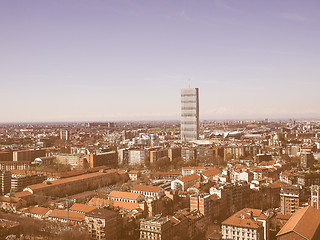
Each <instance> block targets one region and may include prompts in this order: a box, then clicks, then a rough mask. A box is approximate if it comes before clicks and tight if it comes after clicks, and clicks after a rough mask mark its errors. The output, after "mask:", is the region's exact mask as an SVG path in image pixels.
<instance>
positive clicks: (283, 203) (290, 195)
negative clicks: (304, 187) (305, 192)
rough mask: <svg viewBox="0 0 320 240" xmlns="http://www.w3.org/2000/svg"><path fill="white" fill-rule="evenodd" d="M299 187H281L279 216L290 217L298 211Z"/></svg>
mask: <svg viewBox="0 0 320 240" xmlns="http://www.w3.org/2000/svg"><path fill="white" fill-rule="evenodd" d="M300 197H301V187H300V186H299V185H283V186H281V191H280V208H281V214H283V215H292V214H293V213H294V212H295V211H297V210H298V209H299V206H300Z"/></svg>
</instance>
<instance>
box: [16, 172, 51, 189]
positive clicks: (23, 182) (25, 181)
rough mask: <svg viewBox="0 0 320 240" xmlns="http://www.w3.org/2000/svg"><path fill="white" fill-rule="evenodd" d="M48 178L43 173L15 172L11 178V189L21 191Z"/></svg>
mask: <svg viewBox="0 0 320 240" xmlns="http://www.w3.org/2000/svg"><path fill="white" fill-rule="evenodd" d="M46 178H47V177H46V176H44V175H42V174H30V175H24V174H23V175H18V174H13V175H12V178H11V191H12V192H20V191H22V190H23V189H24V188H26V187H27V186H29V185H33V184H37V183H42V182H43V181H44V180H46Z"/></svg>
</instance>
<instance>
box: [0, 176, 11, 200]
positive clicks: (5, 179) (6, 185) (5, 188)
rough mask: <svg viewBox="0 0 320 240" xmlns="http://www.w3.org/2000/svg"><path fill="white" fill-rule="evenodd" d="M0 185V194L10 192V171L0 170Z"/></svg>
mask: <svg viewBox="0 0 320 240" xmlns="http://www.w3.org/2000/svg"><path fill="white" fill-rule="evenodd" d="M0 187H1V189H0V190H1V192H0V194H1V195H5V194H7V193H9V192H10V189H11V172H8V171H1V172H0Z"/></svg>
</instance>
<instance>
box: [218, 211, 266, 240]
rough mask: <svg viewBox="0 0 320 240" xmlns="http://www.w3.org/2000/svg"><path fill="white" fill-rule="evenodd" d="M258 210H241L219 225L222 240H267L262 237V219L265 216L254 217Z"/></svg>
mask: <svg viewBox="0 0 320 240" xmlns="http://www.w3.org/2000/svg"><path fill="white" fill-rule="evenodd" d="M255 211H260V212H261V210H258V209H243V210H241V211H239V212H237V213H235V214H234V215H232V216H231V217H229V218H227V219H226V220H224V221H223V222H222V223H221V225H222V226H221V227H222V239H236V240H267V238H265V236H264V234H265V233H264V227H263V221H261V220H262V219H264V218H266V217H265V216H259V217H256V216H254V212H255Z"/></svg>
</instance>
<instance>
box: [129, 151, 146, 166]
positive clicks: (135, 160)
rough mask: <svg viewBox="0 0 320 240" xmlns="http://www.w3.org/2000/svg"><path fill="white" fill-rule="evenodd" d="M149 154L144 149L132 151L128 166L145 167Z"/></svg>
mask: <svg viewBox="0 0 320 240" xmlns="http://www.w3.org/2000/svg"><path fill="white" fill-rule="evenodd" d="M146 162H147V152H146V150H144V149H132V150H129V152H128V165H141V164H142V165H145V164H146Z"/></svg>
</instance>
